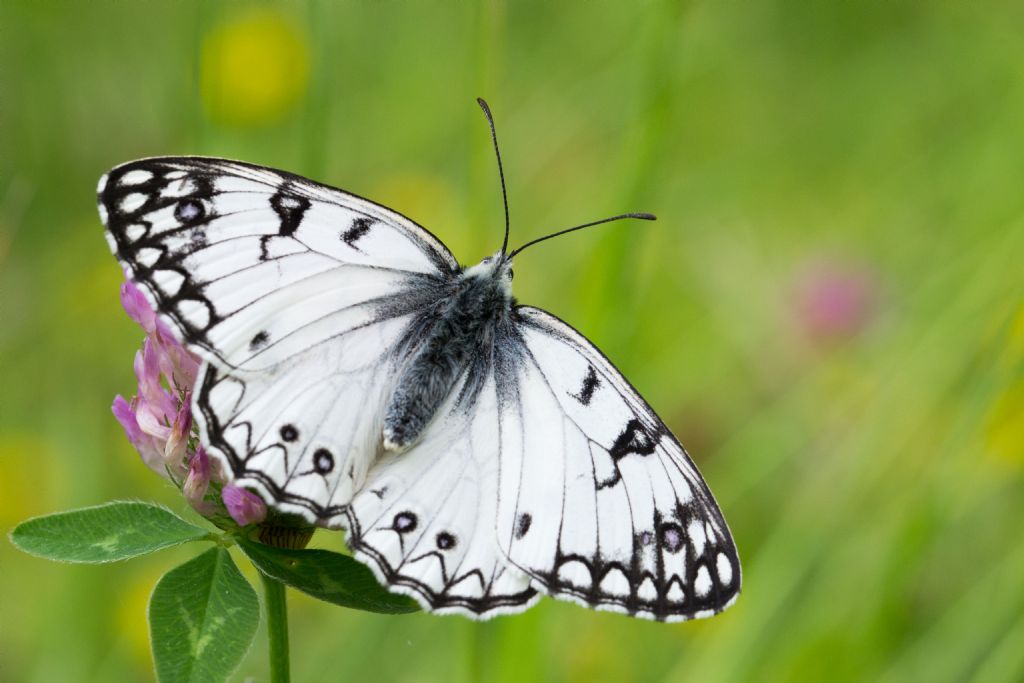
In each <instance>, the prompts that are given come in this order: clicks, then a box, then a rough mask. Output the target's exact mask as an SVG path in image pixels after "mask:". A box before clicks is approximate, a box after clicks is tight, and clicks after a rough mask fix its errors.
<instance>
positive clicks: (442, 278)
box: [98, 157, 458, 523]
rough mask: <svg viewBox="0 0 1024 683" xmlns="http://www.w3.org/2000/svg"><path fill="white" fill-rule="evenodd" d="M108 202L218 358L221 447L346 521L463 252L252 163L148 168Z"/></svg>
mask: <svg viewBox="0 0 1024 683" xmlns="http://www.w3.org/2000/svg"><path fill="white" fill-rule="evenodd" d="M98 195H99V211H100V215H101V217H102V218H103V221H104V223H105V224H106V225H107V237H108V240H109V242H110V245H111V248H112V250H113V251H114V253H115V254H116V256H117V257H118V259H119V260H120V262H121V265H122V266H123V267H124V269H125V271H126V273H127V274H128V276H129V277H130V278H131V279H132V280H133V281H135V282H136V283H137V284H139V285H140V287H141V288H142V289H143V291H144V292H145V293H146V295H147V297H148V298H149V300H150V303H151V304H152V305H153V307H154V310H156V311H158V312H159V313H160V314H161V315H162V317H163V318H164V319H165V320H166V321H167V322H168V323H169V324H170V326H171V327H172V329H173V330H174V331H175V332H176V333H177V334H178V335H179V336H180V337H181V339H182V340H183V341H184V343H185V344H186V345H187V346H188V348H189V349H190V350H192V351H194V352H195V353H197V354H199V355H200V356H201V357H202V358H203V359H204V360H205V361H206V362H205V363H204V366H203V368H202V370H201V373H200V374H201V377H200V380H199V382H198V384H197V390H196V392H195V395H194V402H195V405H194V411H193V412H194V414H195V415H196V417H197V420H198V421H199V424H200V428H201V431H202V435H203V437H204V441H205V442H206V443H208V444H210V445H211V447H212V451H211V452H212V453H213V454H214V455H218V456H220V457H221V458H222V459H223V460H224V461H226V462H227V463H228V464H229V465H230V467H231V469H232V470H233V472H234V474H235V477H236V479H238V480H239V481H238V483H240V484H241V485H251V486H254V487H255V488H257V489H259V490H261V491H262V492H263V493H264V494H266V495H267V496H268V500H276V501H278V503H279V507H281V508H282V509H284V510H286V511H292V512H296V513H299V514H303V515H305V516H307V518H310V519H314V520H319V521H324V520H325V519H326V520H329V521H330V522H331V523H336V522H338V521H340V520H341V519H342V518H341V517H340V511H341V509H342V508H343V507H344V505H345V504H346V503H347V502H348V501H349V499H350V498H351V494H352V492H353V491H354V490H355V489H357V488H358V486H359V485H360V480H361V477H362V476H363V475H364V474H365V471H366V469H367V468H368V466H369V461H370V458H371V457H372V455H373V453H374V452H375V447H376V440H377V439H378V438H379V434H380V430H379V427H380V425H379V424H378V416H379V413H380V412H381V410H380V408H381V402H382V401H383V395H384V392H385V391H386V389H387V387H388V386H389V382H391V381H393V378H394V366H395V364H396V362H397V360H398V359H399V358H400V357H401V351H402V349H403V348H404V347H403V344H408V343H409V340H410V334H411V330H413V329H415V326H416V321H417V319H418V318H422V316H423V314H424V311H426V310H428V309H429V307H430V305H431V303H432V302H434V301H436V300H437V299H438V297H440V296H441V290H442V288H443V287H444V286H445V283H446V282H447V280H448V279H449V278H450V277H451V275H452V274H453V273H454V272H456V271H457V269H458V265H457V263H456V261H455V259H454V257H453V256H452V255H451V253H450V252H448V250H447V249H446V248H445V247H444V245H443V244H441V242H440V241H438V240H437V239H436V238H435V237H433V236H432V235H431V234H430V233H428V232H427V231H426V230H425V229H423V228H421V227H419V226H418V225H416V224H415V223H413V222H412V221H411V220H409V219H407V218H405V217H404V216H401V215H399V214H397V213H395V212H393V211H390V210H388V209H386V208H384V207H381V206H379V205H377V204H374V203H372V202H369V201H367V200H365V199H362V198H360V197H356V196H355V195H351V194H348V193H345V192H343V191H341V190H337V189H334V188H330V187H328V186H325V185H320V184H318V183H314V182H312V181H309V180H306V179H304V178H300V177H298V176H295V175H292V174H289V173H285V172H282V171H275V170H273V169H268V168H263V167H259V166H253V165H250V164H245V163H241V162H235V161H226V160H221V159H207V158H194V157H168V158H154V159H143V160H140V161H134V162H130V163H128V164H125V165H122V166H119V167H117V168H115V169H113V170H112V171H111V172H110V173H108V174H107V175H105V176H104V177H103V178H102V179H101V180H100V185H99V188H98ZM374 429H377V432H376V433H374Z"/></svg>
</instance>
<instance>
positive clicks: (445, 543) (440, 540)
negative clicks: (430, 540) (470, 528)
mask: <svg viewBox="0 0 1024 683" xmlns="http://www.w3.org/2000/svg"><path fill="white" fill-rule="evenodd" d="M435 540H436V542H437V548H438V550H451V549H452V548H454V547H455V536H453V535H452V534H450V533H448V532H447V531H442V532H441V533H439V534H438V535H437V539H435Z"/></svg>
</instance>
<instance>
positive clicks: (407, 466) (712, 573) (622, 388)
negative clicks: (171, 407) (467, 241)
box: [98, 100, 740, 621]
mask: <svg viewBox="0 0 1024 683" xmlns="http://www.w3.org/2000/svg"><path fill="white" fill-rule="evenodd" d="M479 103H480V106H481V107H482V108H483V110H484V113H485V114H486V117H487V120H488V123H489V125H490V130H491V136H492V140H493V143H494V149H495V153H496V155H497V159H498V169H499V172H500V175H501V181H502V193H503V198H504V197H505V183H504V171H503V170H502V167H501V156H500V153H499V152H498V142H497V135H496V134H495V132H494V123H493V118H492V116H491V114H490V110H489V109H488V108H487V105H486V103H484V102H483V100H479ZM504 202H505V241H504V244H503V246H502V248H501V249H500V250H499V251H498V252H497V253H495V254H494V255H493V256H490V257H487V258H485V259H483V260H482V261H481V262H479V263H477V264H475V265H471V266H468V267H462V266H460V265H459V263H458V262H457V261H456V259H455V257H454V256H453V255H452V254H451V252H450V251H449V250H448V249H447V248H446V247H445V245H444V244H443V243H442V242H441V241H440V240H439V239H438V238H436V237H435V236H434V235H432V234H431V233H430V232H428V231H427V230H426V229H425V228H423V227H421V226H419V225H418V224H416V223H414V222H413V221H412V220H410V219H408V218H406V217H405V216H403V215H401V214H399V213H397V212H396V211H393V210H391V209H388V208H385V207H383V206H380V205H378V204H375V203H373V202H371V201H369V200H367V199H363V198H362V197H359V196H356V195H354V194H351V193H349V192H345V191H342V190H339V189H335V188H333V187H329V186H326V185H322V184H320V183H317V182H314V181H311V180H307V179H306V178H302V177H300V176H297V175H294V174H291V173H287V172H284V171H278V170H274V169H270V168H264V167H261V166H255V165H252V164H248V163H243V162H240V161H228V160H224V159H215V158H204V157H158V158H149V159H142V160H138V161H132V162H129V163H126V164H123V165H121V166H117V167H116V168H114V169H113V170H111V171H110V172H109V173H107V174H106V175H104V176H103V177H102V178H101V179H100V182H99V186H98V204H99V212H100V216H101V218H102V220H103V222H104V224H105V225H106V227H107V232H106V236H107V239H108V241H109V244H110V247H111V250H112V251H113V252H114V254H115V255H116V256H117V258H118V260H119V261H120V263H121V266H122V267H123V268H124V269H125V272H126V273H127V274H128V276H129V277H130V278H131V279H132V280H133V281H134V282H135V283H136V284H137V285H139V287H140V288H141V289H142V290H143V291H144V293H145V294H146V296H147V297H148V298H149V300H150V303H151V304H152V305H153V306H154V309H155V310H156V311H157V312H158V313H159V314H160V315H161V316H162V318H163V319H164V320H166V322H167V323H168V324H169V325H170V326H171V328H172V329H173V330H174V331H175V333H176V334H177V335H179V336H180V338H181V341H182V342H183V343H184V344H186V345H187V347H188V348H189V349H190V350H192V351H193V352H195V353H196V354H198V355H199V356H200V357H201V358H202V359H203V364H202V366H201V369H200V372H199V379H198V380H197V383H196V388H195V391H194V394H193V405H192V408H193V415H195V416H196V421H197V423H198V426H199V430H200V436H201V440H202V441H203V443H204V444H206V445H207V450H208V452H209V453H211V454H212V455H213V456H214V457H217V458H219V459H220V460H221V461H222V463H223V464H224V466H225V467H226V468H227V470H228V471H230V472H231V473H232V474H233V476H234V483H235V484H236V485H239V486H245V487H247V488H249V489H251V490H253V491H255V492H257V493H258V494H259V495H260V496H261V497H262V498H263V499H264V500H265V501H267V503H268V504H270V505H272V506H274V507H275V508H276V509H278V510H279V511H281V512H284V513H293V514H297V515H301V516H303V517H304V518H306V519H307V520H309V521H310V522H312V523H316V524H319V525H321V526H326V527H329V528H339V529H343V530H345V532H346V540H347V543H348V545H349V547H350V549H351V551H352V553H353V555H354V556H355V557H356V558H357V559H359V560H360V561H362V562H364V563H366V564H367V565H368V566H369V567H370V568H371V569H372V570H373V572H374V574H375V575H376V576H377V578H378V580H379V581H381V582H382V583H383V584H385V585H387V586H388V587H389V589H390V590H393V591H395V592H398V593H403V594H406V595H410V596H412V597H413V598H415V599H416V600H417V601H418V602H419V603H420V604H421V605H422V606H423V607H424V608H425V609H428V610H431V611H433V612H438V613H457V614H462V615H466V616H470V617H473V618H478V619H479V618H489V617H491V616H494V615H498V614H508V613H516V612H520V611H522V610H524V609H526V608H528V607H529V606H531V605H533V604H534V603H535V602H536V601H537V600H538V599H539V598H540V596H541V595H542V594H548V595H551V596H554V597H556V598H560V599H565V600H571V601H573V602H576V603H579V604H581V605H584V606H589V607H592V608H596V609H599V610H609V611H613V612H620V613H625V614H629V615H634V616H639V617H645V618H649V619H658V620H664V621H681V620H686V619H691V618H699V617H706V616H710V615H712V614H716V613H718V612H720V611H722V610H723V609H725V608H726V607H728V606H729V605H731V604H732V603H733V602H734V601H735V599H736V598H737V596H738V594H739V590H740V564H739V558H738V555H737V552H736V547H735V544H734V542H733V540H732V537H731V535H730V533H729V529H728V527H727V526H726V523H725V520H724V519H723V517H722V514H721V512H720V511H719V508H718V505H717V503H716V502H715V500H714V498H713V496H712V494H711V492H710V491H709V489H708V487H707V484H706V483H705V482H704V480H703V479H702V477H701V475H700V474H699V472H698V471H697V469H696V467H695V466H694V464H693V462H692V461H691V460H690V458H689V456H688V455H687V453H686V451H685V450H684V449H683V447H682V446H681V445H680V443H679V442H678V441H677V440H676V438H675V437H674V436H673V435H672V433H671V432H670V431H669V430H668V428H667V427H666V426H665V424H664V422H663V421H662V420H661V419H660V418H659V417H658V416H657V415H656V414H655V412H654V410H653V409H652V408H651V407H650V406H649V405H648V404H647V402H646V401H645V400H644V399H643V397H642V396H641V395H640V394H639V393H638V392H637V391H636V390H635V389H634V388H633V386H632V385H631V384H630V383H629V381H628V380H626V378H625V377H623V376H622V374H621V373H620V372H619V371H618V370H617V369H616V368H615V366H613V365H612V363H611V362H610V361H609V360H608V359H607V358H606V357H605V356H604V355H603V354H602V353H601V352H600V351H599V350H598V349H597V348H596V347H595V346H594V345H593V344H591V343H590V342H589V341H588V340H587V339H586V338H584V337H583V335H581V334H580V333H579V332H577V331H576V330H575V329H573V328H572V327H571V326H570V325H569V324H567V323H565V322H563V321H562V320H560V319H559V318H557V317H555V316H554V315H552V314H550V313H548V312H546V311H543V310H541V309H539V308H534V307H531V306H524V305H519V304H518V303H516V301H515V299H513V298H512V295H511V283H512V276H513V273H512V259H513V257H514V256H515V255H516V254H518V253H519V252H521V251H522V249H524V248H525V247H527V246H530V245H532V244H535V243H537V242H539V241H541V240H543V239H548V238H550V237H553V236H555V235H559V234H564V233H565V232H570V231H571V230H576V229H580V228H582V227H588V226H590V225H596V224H597V223H602V222H607V221H609V220H615V219H617V218H622V217H633V218H648V219H652V218H653V216H650V215H648V214H625V215H624V216H617V217H615V218H611V219H606V220H605V221H597V222H595V223H588V224H585V225H583V226H577V227H575V228H570V229H569V230H563V231H560V232H558V233H554V234H552V235H548V236H547V237H544V238H540V239H538V240H534V241H533V242H529V243H527V244H526V245H523V247H520V248H519V249H517V250H511V251H510V250H508V248H507V247H508V234H509V229H508V201H507V198H505V199H504Z"/></svg>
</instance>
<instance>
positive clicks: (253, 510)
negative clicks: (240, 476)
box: [220, 484, 267, 526]
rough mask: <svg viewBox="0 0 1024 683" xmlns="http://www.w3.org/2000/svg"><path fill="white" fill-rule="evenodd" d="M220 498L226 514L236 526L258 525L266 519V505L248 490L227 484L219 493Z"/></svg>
mask: <svg viewBox="0 0 1024 683" xmlns="http://www.w3.org/2000/svg"><path fill="white" fill-rule="evenodd" d="M220 495H221V498H222V499H223V500H224V506H225V507H226V508H227V509H228V514H229V515H231V518H232V519H233V520H235V523H236V524H238V526H248V525H249V524H259V523H260V522H262V521H263V520H264V519H266V517H267V505H266V503H264V502H263V499H262V498H260V497H259V496H257V495H256V494H255V493H253V492H252V491H250V490H248V489H244V488H242V487H240V486H235V485H234V484H228V485H227V486H225V487H224V489H223V490H222V491H221V494H220Z"/></svg>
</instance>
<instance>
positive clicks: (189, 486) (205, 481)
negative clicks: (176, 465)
mask: <svg viewBox="0 0 1024 683" xmlns="http://www.w3.org/2000/svg"><path fill="white" fill-rule="evenodd" d="M209 488H210V459H209V457H207V455H206V449H204V448H203V447H202V446H200V447H199V448H198V449H197V450H196V454H195V455H193V456H192V461H191V462H190V463H189V464H188V476H187V477H185V485H184V486H182V488H181V492H182V493H183V494H185V499H186V500H188V502H189V503H190V504H191V505H192V507H194V508H195V509H196V510H198V511H199V512H203V511H204V510H206V509H207V508H209V506H208V505H207V504H206V501H205V500H204V499H205V498H206V492H207V490H208V489H209Z"/></svg>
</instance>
